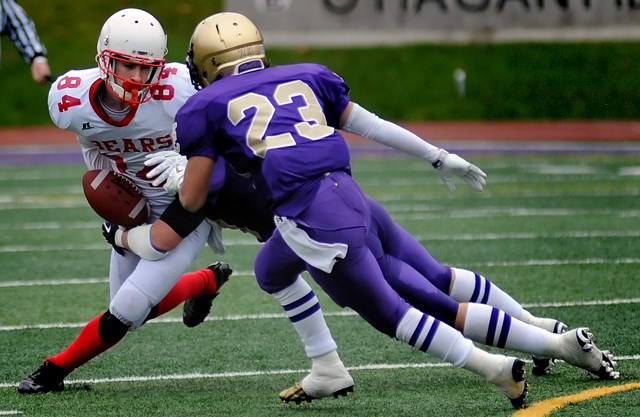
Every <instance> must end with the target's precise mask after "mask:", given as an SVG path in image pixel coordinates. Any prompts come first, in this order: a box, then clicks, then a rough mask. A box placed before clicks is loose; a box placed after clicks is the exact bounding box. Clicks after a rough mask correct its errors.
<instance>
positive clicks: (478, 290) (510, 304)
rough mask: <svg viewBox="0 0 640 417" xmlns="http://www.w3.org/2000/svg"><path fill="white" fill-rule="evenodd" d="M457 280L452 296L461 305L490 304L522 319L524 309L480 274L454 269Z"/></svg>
mask: <svg viewBox="0 0 640 417" xmlns="http://www.w3.org/2000/svg"><path fill="white" fill-rule="evenodd" d="M452 269H453V271H454V273H455V280H454V281H453V285H452V286H451V291H450V294H449V295H450V296H451V297H452V298H453V299H454V300H456V301H458V302H459V303H467V302H469V303H480V304H488V305H490V306H494V307H497V308H499V309H500V310H502V311H504V312H506V313H507V314H509V315H511V316H512V317H515V318H517V319H520V320H521V319H522V313H523V311H525V310H524V308H522V306H521V305H520V303H518V302H517V301H516V300H514V299H513V297H511V296H510V295H509V294H507V293H506V292H504V291H502V290H501V289H500V288H499V287H498V286H497V285H495V284H494V283H492V282H491V281H489V280H488V279H486V278H485V277H483V276H482V275H480V274H476V273H475V272H472V271H467V270H466V269H459V268H452Z"/></svg>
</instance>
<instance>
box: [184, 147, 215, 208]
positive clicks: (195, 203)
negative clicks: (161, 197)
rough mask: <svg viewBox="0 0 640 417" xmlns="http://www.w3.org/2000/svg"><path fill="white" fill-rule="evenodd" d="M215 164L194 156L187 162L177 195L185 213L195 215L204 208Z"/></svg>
mask: <svg viewBox="0 0 640 417" xmlns="http://www.w3.org/2000/svg"><path fill="white" fill-rule="evenodd" d="M214 165H215V162H214V161H213V159H210V158H207V157H204V156H194V157H192V158H190V159H189V162H187V167H186V169H185V173H184V181H183V183H182V187H180V191H179V192H178V195H179V196H180V203H182V207H184V208H185V209H186V210H187V211H190V212H192V213H195V212H196V211H198V210H200V209H201V208H202V206H204V203H205V201H206V200H207V192H208V189H209V178H211V173H212V172H213V166H214Z"/></svg>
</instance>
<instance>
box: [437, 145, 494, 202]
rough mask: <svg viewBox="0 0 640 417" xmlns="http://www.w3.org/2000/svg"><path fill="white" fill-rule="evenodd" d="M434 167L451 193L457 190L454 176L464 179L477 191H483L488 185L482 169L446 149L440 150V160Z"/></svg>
mask: <svg viewBox="0 0 640 417" xmlns="http://www.w3.org/2000/svg"><path fill="white" fill-rule="evenodd" d="M432 165H433V167H434V168H435V169H436V171H437V172H438V175H440V178H441V179H442V182H443V183H444V185H445V187H447V190H449V192H450V193H451V192H453V191H454V190H455V189H456V185H455V184H454V182H453V177H454V176H455V177H460V178H462V179H463V180H464V182H466V183H467V184H468V185H469V187H471V188H472V189H474V190H475V191H482V189H483V188H484V186H485V185H486V184H487V174H485V173H484V172H483V171H482V170H481V169H480V168H478V167H477V166H475V165H473V164H471V163H469V162H467V161H465V160H464V159H462V158H460V157H459V156H458V155H456V154H454V153H449V152H447V151H445V150H444V149H440V154H439V155H438V159H436V160H435V162H434V163H433V164H432Z"/></svg>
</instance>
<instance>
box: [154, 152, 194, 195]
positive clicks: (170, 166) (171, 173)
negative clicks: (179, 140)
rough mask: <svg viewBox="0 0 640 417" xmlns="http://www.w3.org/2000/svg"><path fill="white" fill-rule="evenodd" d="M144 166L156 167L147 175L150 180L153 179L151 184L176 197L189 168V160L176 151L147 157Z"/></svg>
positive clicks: (157, 153)
mask: <svg viewBox="0 0 640 417" xmlns="http://www.w3.org/2000/svg"><path fill="white" fill-rule="evenodd" d="M145 159H146V161H144V164H145V165H146V166H148V167H154V168H153V169H152V170H151V171H149V172H148V173H147V178H148V179H153V181H152V182H151V184H152V185H153V186H154V187H158V186H159V185H160V184H162V183H164V185H163V186H162V188H164V189H165V191H166V192H167V193H169V194H170V195H176V194H177V193H178V190H179V189H180V186H181V185H182V180H183V178H184V169H185V167H186V166H187V158H186V157H185V156H184V155H180V154H179V153H177V152H175V151H162V152H156V153H153V154H149V155H147V156H146V157H145Z"/></svg>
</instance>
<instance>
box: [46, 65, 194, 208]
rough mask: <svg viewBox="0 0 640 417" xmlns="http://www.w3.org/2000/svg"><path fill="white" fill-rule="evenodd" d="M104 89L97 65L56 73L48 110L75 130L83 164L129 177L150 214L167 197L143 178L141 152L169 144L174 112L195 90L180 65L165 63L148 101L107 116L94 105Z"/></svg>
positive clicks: (56, 120)
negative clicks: (119, 115)
mask: <svg viewBox="0 0 640 417" xmlns="http://www.w3.org/2000/svg"><path fill="white" fill-rule="evenodd" d="M104 88H106V87H105V85H104V81H103V80H102V79H101V78H100V71H99V69H98V68H92V69H83V70H72V71H69V72H67V73H65V74H64V75H61V76H60V77H58V79H57V80H56V81H55V83H54V84H53V85H52V86H51V89H50V90H49V98H48V104H49V115H50V116H51V120H53V123H55V125H56V126H58V127H59V128H61V129H65V130H69V131H72V132H74V133H75V134H76V137H77V139H78V142H79V143H80V145H81V146H82V151H83V156H84V159H85V163H86V164H87V168H88V169H110V170H113V171H117V172H120V173H122V174H124V175H126V176H127V177H128V178H129V179H131V180H132V181H133V182H134V183H135V184H136V185H137V186H138V187H139V188H140V189H141V191H142V193H143V194H144V195H145V197H146V198H147V200H148V201H149V203H150V204H151V206H152V212H153V214H154V215H157V214H159V213H160V212H161V211H162V207H163V206H164V205H166V204H168V203H169V202H171V201H172V200H173V198H172V197H170V196H168V195H167V194H166V192H165V191H164V190H163V189H162V188H158V187H153V186H152V185H151V181H150V180H148V179H147V178H146V173H147V172H148V171H149V168H148V167H145V165H144V162H145V156H146V155H147V154H150V153H154V152H157V151H161V150H170V149H173V147H174V143H173V139H172V130H173V123H174V118H175V115H176V112H177V111H178V109H179V108H180V107H181V106H182V105H183V104H184V103H185V102H186V101H187V99H188V98H189V97H190V96H191V95H193V94H194V93H195V92H196V90H195V88H194V87H193V86H192V84H191V80H190V78H189V71H188V69H187V67H186V66H185V65H183V64H178V63H170V64H167V65H166V67H165V68H164V70H163V72H162V75H161V76H160V84H159V85H157V86H156V87H154V88H153V90H152V91H151V94H152V98H151V100H149V101H147V102H144V103H142V104H140V105H138V106H136V107H133V106H132V107H131V108H130V109H129V110H128V112H126V114H124V118H122V119H121V120H113V119H112V118H111V117H110V116H109V114H107V113H106V112H105V111H104V109H103V107H102V106H101V105H99V104H98V94H101V93H102V89H104Z"/></svg>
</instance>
